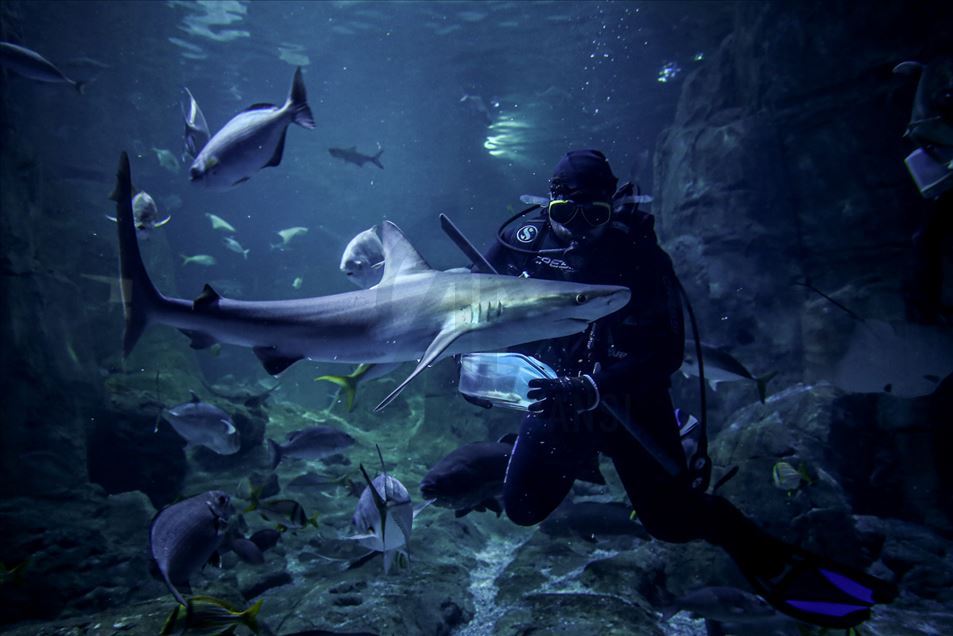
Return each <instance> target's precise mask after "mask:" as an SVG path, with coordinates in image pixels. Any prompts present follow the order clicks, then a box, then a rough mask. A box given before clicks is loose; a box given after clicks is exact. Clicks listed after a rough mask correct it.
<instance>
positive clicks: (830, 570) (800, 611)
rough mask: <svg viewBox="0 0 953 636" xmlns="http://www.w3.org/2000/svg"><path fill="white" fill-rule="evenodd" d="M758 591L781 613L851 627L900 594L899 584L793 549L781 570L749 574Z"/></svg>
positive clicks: (824, 623)
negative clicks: (878, 605) (873, 608)
mask: <svg viewBox="0 0 953 636" xmlns="http://www.w3.org/2000/svg"><path fill="white" fill-rule="evenodd" d="M746 574H747V576H748V580H749V581H750V582H751V584H752V586H754V589H755V591H756V592H757V593H758V594H760V595H761V596H762V597H764V599H765V600H766V601H767V602H768V603H770V604H771V606H772V607H774V608H775V609H776V610H778V611H779V612H783V613H784V614H787V615H788V616H791V617H793V618H796V619H797V620H799V621H804V622H806V623H811V624H813V625H819V626H821V627H829V628H833V629H850V628H852V627H856V626H857V625H860V624H861V623H863V622H864V621H866V620H867V619H869V618H870V609H871V608H872V607H873V606H874V605H877V604H878V603H889V602H891V601H892V600H894V599H895V598H896V597H897V586H896V585H894V584H892V583H888V582H887V581H882V580H880V579H878V578H876V577H874V576H871V575H869V574H865V573H864V572H861V571H859V570H855V569H853V568H848V567H844V566H842V565H839V564H835V563H833V562H829V561H826V560H825V559H822V558H821V557H818V556H816V555H813V554H810V553H808V552H804V551H802V550H796V549H792V551H791V553H790V555H789V556H788V558H787V561H786V563H785V564H784V567H783V568H782V569H781V571H780V573H778V574H776V575H775V576H772V577H766V576H752V575H751V574H750V573H746Z"/></svg>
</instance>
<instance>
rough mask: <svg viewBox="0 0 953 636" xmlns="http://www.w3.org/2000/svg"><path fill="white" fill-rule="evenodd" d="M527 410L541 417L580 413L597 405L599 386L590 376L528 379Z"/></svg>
mask: <svg viewBox="0 0 953 636" xmlns="http://www.w3.org/2000/svg"><path fill="white" fill-rule="evenodd" d="M529 389H530V390H529V393H527V394H526V397H528V398H529V399H531V400H535V402H533V403H532V404H530V405H529V407H528V408H529V412H530V413H535V414H537V415H542V416H543V417H552V416H553V415H557V416H558V415H561V414H570V413H582V412H583V411H591V410H593V409H594V408H596V407H597V406H598V405H599V388H598V387H597V386H596V381H595V380H593V379H592V377H591V376H588V375H581V376H578V377H571V376H562V377H558V378H555V379H549V378H536V379H533V380H530V381H529Z"/></svg>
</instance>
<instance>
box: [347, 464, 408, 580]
mask: <svg viewBox="0 0 953 636" xmlns="http://www.w3.org/2000/svg"><path fill="white" fill-rule="evenodd" d="M361 473H362V474H363V475H364V479H365V481H366V482H367V487H365V488H364V491H363V492H362V493H361V498H360V499H359V500H358V502H357V508H355V510H354V516H353V517H352V519H351V523H353V524H354V527H355V529H356V530H357V531H358V532H359V533H361V534H358V535H356V536H353V537H351V538H352V539H353V540H355V541H357V542H358V543H360V544H361V545H362V546H364V547H365V548H367V549H369V550H371V551H372V552H381V553H383V555H384V574H387V573H388V572H390V568H391V565H392V564H393V562H394V558H395V557H396V556H397V555H398V554H401V555H403V556H404V557H407V544H408V543H409V542H410V533H411V530H412V528H413V524H414V516H415V514H416V513H415V511H414V506H413V503H412V502H411V500H410V493H408V492H407V489H406V488H405V487H404V485H403V484H402V483H400V481H399V480H398V479H396V478H394V477H391V476H390V475H388V474H387V473H381V474H380V475H378V476H377V477H375V478H374V480H373V481H371V479H370V478H369V477H368V475H367V472H366V471H365V470H364V467H363V466H361Z"/></svg>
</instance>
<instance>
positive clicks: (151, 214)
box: [106, 192, 172, 240]
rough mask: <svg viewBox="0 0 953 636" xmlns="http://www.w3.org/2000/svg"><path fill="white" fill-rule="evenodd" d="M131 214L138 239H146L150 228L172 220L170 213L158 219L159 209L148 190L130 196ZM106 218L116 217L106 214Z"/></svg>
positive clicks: (111, 219)
mask: <svg viewBox="0 0 953 636" xmlns="http://www.w3.org/2000/svg"><path fill="white" fill-rule="evenodd" d="M132 215H133V218H134V219H135V221H136V236H137V237H138V238H139V239H140V240H146V239H148V238H149V234H150V232H151V231H152V230H154V229H156V228H158V227H162V226H163V225H165V224H166V223H168V222H169V221H171V220H172V215H169V216H167V217H165V218H164V219H162V220H161V221H160V220H159V209H158V207H157V206H156V202H155V199H153V198H152V197H151V196H150V195H149V193H148V192H140V193H138V194H137V195H136V196H134V197H133V198H132ZM106 218H107V219H109V220H110V221H112V222H113V223H115V222H116V217H113V216H108V215H107V216H106Z"/></svg>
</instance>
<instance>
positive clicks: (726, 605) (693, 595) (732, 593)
mask: <svg viewBox="0 0 953 636" xmlns="http://www.w3.org/2000/svg"><path fill="white" fill-rule="evenodd" d="M682 611H685V612H688V613H689V614H691V616H692V618H706V619H710V620H715V621H732V622H736V623H740V622H746V621H760V620H763V619H765V618H767V617H771V616H774V615H775V614H776V612H775V611H774V609H772V608H771V606H770V605H768V604H767V603H766V602H765V601H763V600H761V598H760V597H758V596H756V595H754V594H752V593H750V592H746V591H744V590H739V589H737V588H734V587H703V588H699V589H697V590H692V591H691V592H689V593H688V594H685V595H684V596H681V597H679V598H677V599H675V601H674V602H673V603H672V605H671V606H670V607H667V608H665V610H663V612H662V620H663V621H667V620H668V619H670V618H671V617H672V616H674V615H675V614H677V613H678V612H682Z"/></svg>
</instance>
